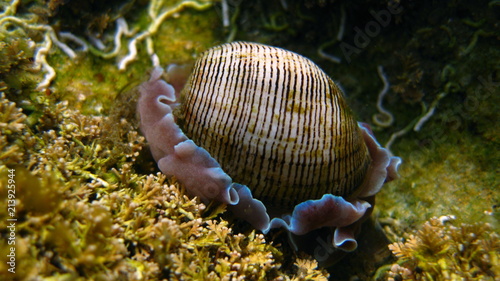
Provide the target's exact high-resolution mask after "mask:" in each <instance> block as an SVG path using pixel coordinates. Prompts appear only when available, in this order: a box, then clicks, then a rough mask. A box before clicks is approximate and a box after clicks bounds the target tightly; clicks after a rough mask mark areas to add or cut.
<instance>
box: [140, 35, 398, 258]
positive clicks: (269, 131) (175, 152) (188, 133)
mask: <svg viewBox="0 0 500 281" xmlns="http://www.w3.org/2000/svg"><path fill="white" fill-rule="evenodd" d="M175 72H176V70H175V68H171V69H170V71H169V74H170V77H175V75H176V73H175ZM162 74H163V70H162V69H161V68H156V69H154V70H153V71H152V74H151V78H150V80H149V81H147V82H145V83H143V84H142V85H141V86H140V88H139V91H140V93H141V96H140V99H139V102H138V111H139V114H140V118H141V130H142V132H143V134H144V135H145V137H146V139H147V140H148V142H149V145H150V149H151V152H152V154H153V157H154V159H155V160H156V161H157V163H158V166H159V168H160V170H161V171H162V172H163V173H164V174H166V175H169V176H175V177H176V178H177V180H178V181H180V182H181V183H183V184H184V185H185V187H186V190H187V192H188V193H189V194H190V195H192V196H198V197H199V198H200V199H201V200H202V201H204V202H209V201H211V200H217V201H220V202H223V203H226V204H228V206H229V209H230V210H231V211H233V212H234V213H235V214H236V215H237V216H238V217H241V218H243V219H245V220H247V221H248V222H249V223H251V224H252V225H253V226H254V227H255V228H257V229H259V230H261V231H263V232H264V233H267V232H268V231H269V230H270V229H272V228H279V227H283V228H285V229H287V230H288V231H289V232H290V233H292V234H293V235H299V236H300V235H305V234H307V233H311V232H312V231H315V230H318V229H322V228H329V229H331V232H332V233H333V235H331V236H332V237H331V239H330V241H329V243H331V246H332V247H333V248H339V249H341V250H344V251H352V250H354V249H356V247H357V242H356V239H355V234H356V231H358V229H359V226H360V225H361V222H362V221H363V220H364V219H366V217H367V216H369V214H370V213H371V210H372V208H373V204H374V200H373V199H374V196H375V194H376V193H377V192H378V191H379V190H380V188H381V187H382V185H383V184H384V183H385V182H388V181H391V180H393V179H395V178H397V177H398V174H397V168H398V166H399V164H400V162H401V159H400V158H399V157H394V156H392V155H391V154H390V152H389V151H388V150H386V149H384V148H382V147H381V146H380V145H379V144H378V143H377V141H376V139H375V137H374V135H373V133H372V132H371V130H370V128H369V127H368V125H366V124H363V123H359V122H356V120H354V117H353V115H352V113H351V110H350V109H349V107H348V106H347V103H346V101H345V99H344V96H343V93H342V91H341V90H340V88H339V87H338V86H337V85H336V84H335V83H334V82H333V81H332V80H331V79H330V78H329V77H328V76H327V75H326V74H325V73H324V72H323V71H322V70H321V69H320V68H319V67H318V66H316V65H315V64H314V63H313V62H312V61H310V60H309V59H307V58H305V57H303V56H300V55H298V54H296V53H293V52H290V51H287V50H284V49H281V48H276V47H271V46H266V45H262V44H257V43H249V42H233V43H228V44H223V45H220V46H216V47H213V48H211V49H209V50H207V51H206V52H204V53H203V54H202V55H201V56H200V57H199V58H198V60H197V61H196V63H195V66H194V69H193V71H192V73H191V75H190V76H189V78H188V80H187V82H185V85H182V84H183V81H178V80H179V79H178V78H171V79H170V81H169V82H171V83H172V84H173V85H175V87H174V86H172V85H170V84H168V83H167V82H165V81H164V80H163V79H162V78H161V77H162ZM181 89H182V90H181ZM297 241H298V240H297Z"/></svg>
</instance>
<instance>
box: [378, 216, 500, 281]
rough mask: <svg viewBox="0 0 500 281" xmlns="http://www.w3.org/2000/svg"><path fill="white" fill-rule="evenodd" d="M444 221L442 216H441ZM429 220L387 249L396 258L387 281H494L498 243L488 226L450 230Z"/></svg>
mask: <svg viewBox="0 0 500 281" xmlns="http://www.w3.org/2000/svg"><path fill="white" fill-rule="evenodd" d="M445 217H446V216H445ZM445 221H447V220H443V219H439V218H432V219H431V220H430V221H428V222H426V223H425V224H424V225H423V226H422V228H421V229H420V230H418V231H417V232H416V234H414V235H410V236H409V238H408V240H407V241H406V242H404V243H401V242H398V243H393V244H391V245H389V248H390V249H391V251H392V252H393V253H394V254H395V255H396V257H397V258H398V262H397V263H396V264H393V265H392V266H391V270H390V272H389V273H388V276H389V278H388V279H387V280H496V279H494V278H496V277H498V276H500V263H499V260H500V239H499V236H498V234H497V233H495V232H494V231H493V229H492V227H491V225H490V224H488V223H479V222H478V223H474V224H461V225H459V226H454V225H453V223H452V222H445Z"/></svg>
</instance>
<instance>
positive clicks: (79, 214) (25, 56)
mask: <svg viewBox="0 0 500 281" xmlns="http://www.w3.org/2000/svg"><path fill="white" fill-rule="evenodd" d="M499 5H500V2H499V1H498V0H492V1H474V2H473V1H460V0H457V1H409V0H394V1H392V0H391V1H387V0H368V1H358V0H356V1H336V0H319V1H313V0H309V1H291V0H281V1H277V0H275V1H261V0H256V1H242V0H222V1H203V0H198V1H178V0H164V1H162V0H152V1H145V0H138V1H125V0H123V1H117V0H115V1H99V0H95V1H94V0H89V1H61V0H46V1H44V0H23V1H16V0H12V1H5V0H1V1H0V12H1V13H0V38H1V41H0V92H1V94H0V202H1V204H0V235H1V237H2V239H1V240H0V261H1V262H0V279H1V280H159V279H166V280H500V262H499V259H500V240H499V236H498V232H499V218H500V207H499V206H500V192H499V172H500V170H499V167H500V165H499V164H500V163H499V162H500V161H499V160H500V153H499V148H500V130H499V128H500V124H499V123H500V122H499V120H500V118H499V112H500V91H499V88H498V85H499V84H498V83H499V79H500V72H499V66H500V63H499V62H500V48H499V47H500V45H499V39H500V37H499V36H500V26H499V25H500V21H499V19H500V17H499V16H500V7H499ZM235 40H246V41H254V42H260V43H264V44H269V45H273V46H279V47H283V48H286V49H289V50H292V51H295V52H297V53H300V54H302V55H304V56H306V57H309V58H311V59H312V60H313V61H315V62H316V63H317V64H318V65H319V66H320V67H321V68H322V69H324V70H325V72H326V73H327V74H329V75H330V76H331V77H332V78H333V79H334V80H335V81H337V82H338V83H339V84H340V85H341V86H342V88H343V89H344V91H345V93H346V95H347V99H348V102H349V104H350V105H351V107H352V110H353V112H354V113H355V114H356V116H357V119H358V120H360V121H363V122H366V123H369V124H370V125H371V126H372V128H373V130H374V132H375V134H376V135H377V137H378V139H379V141H380V142H381V143H382V144H384V145H385V146H389V148H390V150H391V151H392V153H393V154H394V155H397V156H400V157H401V158H402V159H403V164H402V165H401V168H400V175H401V178H400V179H399V180H396V181H393V182H390V183H388V184H386V185H385V186H384V188H383V189H382V191H381V192H380V193H379V194H378V195H377V204H376V208H375V211H374V213H373V215H372V219H371V220H370V221H369V222H368V223H367V226H366V227H365V228H364V229H363V233H362V234H361V236H360V241H361V243H360V248H359V249H358V250H357V251H355V252H354V253H352V254H350V255H348V256H346V258H344V259H343V260H342V261H340V262H339V263H337V264H336V265H334V266H331V267H328V268H322V267H319V266H318V264H317V262H316V261H315V260H314V258H313V257H311V256H308V255H306V254H304V253H296V252H294V251H292V250H291V249H290V245H289V244H288V242H287V240H286V234H284V233H282V232H280V231H275V232H272V233H271V234H270V235H267V236H264V235H263V234H261V233H260V232H258V231H255V230H252V229H251V228H250V227H248V225H245V223H243V222H241V221H238V220H234V219H233V218H232V217H231V215H230V214H228V212H225V207H224V206H220V205H216V204H211V205H208V206H205V205H203V204H201V203H200V202H199V201H197V200H196V199H192V198H188V197H186V196H185V195H183V194H184V191H183V187H182V186H181V185H180V184H178V183H176V182H175V180H174V179H168V178H165V177H164V176H163V175H161V174H160V173H159V170H158V169H157V168H156V165H155V163H154V161H153V159H152V157H151V156H150V153H149V150H148V147H147V143H146V141H145V139H144V137H142V135H141V133H140V132H139V130H138V118H137V116H136V113H135V103H136V101H137V97H138V93H137V91H136V90H135V88H136V86H137V85H138V84H140V83H141V82H143V81H145V80H146V79H147V78H148V71H149V70H151V69H152V66H153V64H154V63H159V64H160V65H162V66H166V65H168V64H171V63H176V64H189V63H192V62H193V61H194V59H195V58H196V57H197V55H198V54H200V53H201V52H202V51H204V50H206V49H207V48H209V47H211V46H215V45H217V44H220V43H224V42H227V41H235ZM384 80H385V82H384ZM384 87H385V89H386V90H387V91H383V89H384ZM373 237H378V238H377V239H374V238H373ZM363 241H365V242H363ZM14 272H15V273H14Z"/></svg>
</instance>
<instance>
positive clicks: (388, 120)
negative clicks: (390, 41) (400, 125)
mask: <svg viewBox="0 0 500 281" xmlns="http://www.w3.org/2000/svg"><path fill="white" fill-rule="evenodd" d="M377 72H378V75H379V77H380V79H381V80H382V82H383V83H384V87H383V88H382V90H380V92H379V94H378V98H377V110H378V111H379V113H376V114H374V115H373V117H372V120H373V123H375V124H376V125H377V126H380V127H384V128H386V127H389V126H391V125H392V123H393V122H394V116H393V115H392V113H390V112H389V111H388V110H386V109H385V108H384V107H383V106H382V101H383V99H384V96H385V95H386V94H387V92H388V91H389V81H388V80H387V77H386V75H385V73H384V69H383V67H382V66H381V65H379V66H378V67H377Z"/></svg>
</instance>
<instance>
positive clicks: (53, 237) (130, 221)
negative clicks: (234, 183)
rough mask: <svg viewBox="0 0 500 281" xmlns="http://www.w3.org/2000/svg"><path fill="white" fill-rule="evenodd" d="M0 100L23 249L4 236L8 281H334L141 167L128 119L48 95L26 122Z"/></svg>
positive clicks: (1, 251) (1, 268)
mask: <svg viewBox="0 0 500 281" xmlns="http://www.w3.org/2000/svg"><path fill="white" fill-rule="evenodd" d="M0 98H1V100H0V107H1V108H2V109H3V110H2V111H1V112H2V113H1V114H0V121H1V122H0V138H1V139H2V142H0V143H1V144H2V147H1V155H2V157H1V158H0V196H2V197H1V198H4V199H2V200H4V202H6V200H7V198H8V197H7V193H8V191H7V189H11V188H9V187H8V179H9V177H8V173H10V171H13V172H12V173H13V175H14V176H13V179H14V181H15V191H16V193H15V197H16V203H15V211H14V212H13V213H14V216H11V215H10V214H9V210H8V209H7V208H2V209H1V210H0V234H1V235H2V237H3V238H7V237H8V236H9V235H11V233H12V231H11V230H10V229H9V228H8V223H10V222H8V221H7V218H12V217H14V218H16V219H17V221H16V222H15V223H14V224H15V231H14V232H13V233H14V235H15V245H8V244H7V242H6V241H7V239H2V242H0V261H1V265H0V279H2V280H31V279H34V278H55V279H58V280H60V279H68V280H124V279H125V280H159V279H171V280H222V279H223V278H226V277H227V276H232V277H233V278H235V279H251V280H326V279H327V276H328V274H327V273H326V272H325V271H324V270H321V269H317V263H316V262H315V261H314V260H312V259H311V258H309V259H299V258H294V260H295V264H296V267H294V268H286V269H281V261H282V260H283V257H282V254H281V253H280V251H279V250H278V249H277V248H276V247H274V246H273V245H272V243H270V242H268V241H266V239H265V238H264V236H263V235H262V234H256V233H255V231H250V232H249V233H235V232H233V230H232V229H231V228H230V226H229V224H228V222H227V221H225V220H223V219H221V218H219V216H218V215H219V214H220V213H221V212H222V211H223V210H224V206H215V207H214V208H210V211H206V207H205V205H203V204H201V203H199V202H198V201H197V199H196V198H194V199H192V198H188V197H187V196H186V195H184V193H183V191H182V188H181V187H180V186H179V185H178V184H175V183H172V182H167V181H166V178H165V176H163V175H161V174H157V175H152V174H150V175H141V174H138V173H136V172H135V169H134V165H135V164H136V162H137V161H138V157H139V156H140V155H139V152H140V151H141V149H142V147H144V145H145V142H144V138H143V137H142V136H140V135H139V134H138V132H137V127H136V126H134V125H133V124H131V123H129V122H128V121H126V120H125V119H118V120H117V119H113V117H102V116H86V115H83V114H81V112H80V111H78V110H74V109H69V108H68V107H67V104H68V103H67V102H60V103H53V102H51V101H50V99H47V100H45V101H44V103H43V104H40V105H38V104H34V105H33V108H35V109H36V110H35V111H33V112H32V113H31V114H35V115H36V116H37V117H38V118H37V120H36V121H35V122H33V121H32V122H31V123H28V120H29V119H30V118H28V117H27V116H26V115H25V114H23V113H22V110H21V109H19V108H18V107H17V105H16V104H15V103H13V102H11V101H9V100H7V99H6V98H5V96H4V95H1V96H0ZM116 124H118V125H119V126H116ZM111 126H114V127H113V128H114V129H113V132H112V133H109V132H110V127H111ZM4 206H6V204H4ZM11 247H15V253H16V268H15V271H16V273H15V274H14V273H11V272H9V271H7V269H8V264H7V261H8V260H9V257H8V256H7V255H8V254H9V253H10V251H11Z"/></svg>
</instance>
